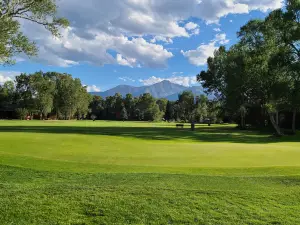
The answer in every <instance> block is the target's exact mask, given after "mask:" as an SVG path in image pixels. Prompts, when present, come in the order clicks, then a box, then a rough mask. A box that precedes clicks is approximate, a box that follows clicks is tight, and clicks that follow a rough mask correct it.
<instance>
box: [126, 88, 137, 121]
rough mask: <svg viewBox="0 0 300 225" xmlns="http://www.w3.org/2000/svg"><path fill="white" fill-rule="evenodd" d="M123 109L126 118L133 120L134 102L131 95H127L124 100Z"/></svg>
mask: <svg viewBox="0 0 300 225" xmlns="http://www.w3.org/2000/svg"><path fill="white" fill-rule="evenodd" d="M124 104H125V108H126V111H127V115H128V118H130V119H134V111H135V100H134V97H133V96H132V94H127V95H126V97H125V99H124Z"/></svg>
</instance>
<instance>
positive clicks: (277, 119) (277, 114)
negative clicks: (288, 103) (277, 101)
mask: <svg viewBox="0 0 300 225" xmlns="http://www.w3.org/2000/svg"><path fill="white" fill-rule="evenodd" d="M276 124H277V126H278V125H279V113H278V111H276Z"/></svg>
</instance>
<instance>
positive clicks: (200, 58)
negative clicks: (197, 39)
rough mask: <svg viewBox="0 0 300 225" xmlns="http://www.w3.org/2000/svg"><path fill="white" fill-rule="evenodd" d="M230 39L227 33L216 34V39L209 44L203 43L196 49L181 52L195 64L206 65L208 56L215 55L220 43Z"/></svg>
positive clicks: (225, 42) (226, 42)
mask: <svg viewBox="0 0 300 225" xmlns="http://www.w3.org/2000/svg"><path fill="white" fill-rule="evenodd" d="M228 43H229V40H228V39H227V38H226V34H225V33H223V34H216V36H215V39H214V40H212V41H211V42H210V43H208V44H205V43H203V44H201V45H200V46H199V47H198V48H197V49H195V50H188V51H183V50H181V53H182V54H183V56H184V57H186V58H188V60H189V62H190V63H191V64H193V65H195V66H204V65H205V64H206V62H207V58H208V57H211V56H213V55H214V52H215V50H217V49H218V45H224V44H228Z"/></svg>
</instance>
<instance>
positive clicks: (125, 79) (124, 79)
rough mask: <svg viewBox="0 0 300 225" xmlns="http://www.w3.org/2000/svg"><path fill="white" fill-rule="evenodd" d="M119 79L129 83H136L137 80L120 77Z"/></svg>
mask: <svg viewBox="0 0 300 225" xmlns="http://www.w3.org/2000/svg"><path fill="white" fill-rule="evenodd" d="M118 79H119V80H122V81H124V82H127V81H131V82H135V80H134V79H132V78H130V77H119V78H118Z"/></svg>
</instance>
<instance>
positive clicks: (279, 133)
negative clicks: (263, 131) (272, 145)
mask: <svg viewBox="0 0 300 225" xmlns="http://www.w3.org/2000/svg"><path fill="white" fill-rule="evenodd" d="M269 116H270V121H271V123H272V125H273V127H274V129H275V130H276V133H277V135H278V136H282V135H283V134H282V133H281V131H280V128H279V126H278V125H277V124H276V121H275V119H274V116H273V114H272V113H269Z"/></svg>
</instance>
